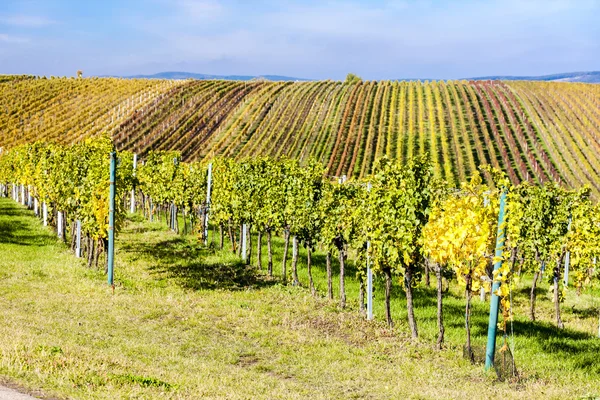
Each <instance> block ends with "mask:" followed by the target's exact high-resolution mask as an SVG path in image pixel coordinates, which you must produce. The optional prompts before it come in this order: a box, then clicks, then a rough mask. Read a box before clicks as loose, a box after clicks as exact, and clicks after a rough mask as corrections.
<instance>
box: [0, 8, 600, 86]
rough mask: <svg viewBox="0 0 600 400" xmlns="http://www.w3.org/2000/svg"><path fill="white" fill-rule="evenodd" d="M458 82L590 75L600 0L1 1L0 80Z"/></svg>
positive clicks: (596, 62) (597, 53)
mask: <svg viewBox="0 0 600 400" xmlns="http://www.w3.org/2000/svg"><path fill="white" fill-rule="evenodd" d="M77 70H83V72H84V76H91V75H137V74H153V73H157V72H162V71H186V72H196V73H205V74H217V75H229V74H237V75H267V74H274V75H286V76H292V77H298V78H310V79H343V78H344V77H345V76H346V74H347V73H349V72H352V73H355V74H357V75H359V76H361V77H362V78H363V79H367V80H375V79H414V78H420V79H460V78H468V77H476V76H486V75H544V74H550V73H557V72H571V71H596V70H600V0H489V1H485V0H465V1H459V0H455V1H441V0H420V1H419V0H406V1H402V0H399V1H384V0H372V1H366V0H362V1H361V0H355V1H327V0H325V1H313V0H308V1H299V0H272V1H270V0H265V1H234V0H79V1H67V0H0V74H34V75H46V76H50V75H54V76H56V75H59V76H65V75H66V76H73V75H75V74H76V72H77Z"/></svg>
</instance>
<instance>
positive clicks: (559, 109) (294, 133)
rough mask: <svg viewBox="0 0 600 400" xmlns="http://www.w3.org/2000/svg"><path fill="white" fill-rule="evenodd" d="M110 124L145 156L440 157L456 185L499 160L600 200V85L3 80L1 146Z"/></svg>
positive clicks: (355, 161)
mask: <svg viewBox="0 0 600 400" xmlns="http://www.w3.org/2000/svg"><path fill="white" fill-rule="evenodd" d="M103 132H107V133H109V134H110V135H111V136H112V137H113V139H114V141H115V143H116V145H117V147H118V148H120V149H127V150H133V151H135V152H137V153H138V154H140V155H141V156H142V157H143V155H144V153H146V152H147V151H149V150H179V151H181V152H182V155H183V159H184V160H186V161H187V160H199V159H205V158H210V157H213V156H216V155H225V156H230V157H234V158H243V157H252V156H256V155H271V156H289V157H295V158H299V159H301V160H308V159H309V158H311V157H312V158H317V159H319V160H320V161H321V162H323V163H324V164H325V165H326V166H327V171H328V174H330V175H337V176H339V175H348V176H362V175H365V174H368V173H369V172H370V171H371V168H372V165H373V162H374V160H375V159H377V158H378V157H381V156H383V155H387V156H390V157H394V158H399V159H406V158H408V157H411V156H413V155H418V154H424V153H429V154H431V155H432V158H433V160H434V165H435V169H436V174H438V175H439V176H441V177H443V178H445V179H446V180H448V181H449V182H450V183H454V184H457V183H458V182H459V181H462V180H464V179H465V178H466V177H467V176H469V175H470V174H471V172H472V171H474V170H475V169H476V168H477V166H478V165H480V164H483V163H486V164H492V165H494V166H497V167H501V168H503V169H504V170H506V171H507V173H508V175H509V177H510V179H511V180H512V181H513V182H514V183H518V182H520V181H523V180H530V181H535V182H544V181H547V180H556V181H560V182H561V183H563V184H564V185H565V186H570V187H578V186H580V185H582V184H589V185H590V186H591V187H592V189H593V193H594V196H595V197H596V198H597V197H598V196H599V195H600V179H599V178H600V156H599V155H600V85H592V84H580V83H548V82H525V81H514V82H501V81H472V82H467V81H447V82H445V81H437V82H435V81H431V82H391V81H379V82H376V81H366V82H360V83H354V84H347V83H342V82H336V81H318V82H267V81H256V82H237V81H196V80H189V81H166V80H123V79H115V78H89V79H88V78H86V79H73V78H49V79H46V78H33V77H25V76H19V77H12V78H11V77H0V146H3V147H5V148H8V147H11V146H13V145H15V144H18V143H22V142H31V141H34V140H38V139H49V140H54V141H57V142H62V143H69V142H76V141H80V140H82V139H83V138H85V137H89V136H95V135H99V134H101V133H103Z"/></svg>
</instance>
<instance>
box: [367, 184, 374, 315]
mask: <svg viewBox="0 0 600 400" xmlns="http://www.w3.org/2000/svg"><path fill="white" fill-rule="evenodd" d="M367 191H368V192H370V191H371V182H369V183H367ZM370 249H371V242H370V241H367V320H369V321H370V320H372V319H373V270H371V259H370V257H369V250H370Z"/></svg>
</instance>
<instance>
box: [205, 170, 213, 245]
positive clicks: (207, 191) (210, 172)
mask: <svg viewBox="0 0 600 400" xmlns="http://www.w3.org/2000/svg"><path fill="white" fill-rule="evenodd" d="M211 187H212V163H210V164H208V180H207V181H206V213H205V216H204V245H205V246H208V215H209V210H210V191H211Z"/></svg>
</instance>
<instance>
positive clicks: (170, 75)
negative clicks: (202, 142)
mask: <svg viewBox="0 0 600 400" xmlns="http://www.w3.org/2000/svg"><path fill="white" fill-rule="evenodd" d="M125 78H144V79H201V80H204V79H224V80H228V81H251V80H253V79H254V80H261V79H265V80H269V81H309V80H310V79H304V78H294V77H290V76H281V75H260V76H251V75H209V74H196V73H193V72H180V71H168V72H159V73H157V74H153V75H132V76H125Z"/></svg>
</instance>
